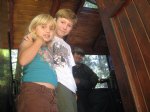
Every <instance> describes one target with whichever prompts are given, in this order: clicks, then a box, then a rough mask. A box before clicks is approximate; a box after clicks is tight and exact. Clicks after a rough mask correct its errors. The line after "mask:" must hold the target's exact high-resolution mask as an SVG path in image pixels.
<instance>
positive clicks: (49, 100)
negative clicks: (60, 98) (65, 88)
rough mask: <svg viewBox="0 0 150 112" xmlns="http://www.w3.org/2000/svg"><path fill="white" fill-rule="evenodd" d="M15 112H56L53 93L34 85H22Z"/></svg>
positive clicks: (41, 86)
mask: <svg viewBox="0 0 150 112" xmlns="http://www.w3.org/2000/svg"><path fill="white" fill-rule="evenodd" d="M17 112H58V110H57V105H56V98H55V91H54V90H51V89H49V88H46V87H45V86H43V85H39V84H35V83H23V84H22V85H21V91H20V94H19V95H18V98H17Z"/></svg>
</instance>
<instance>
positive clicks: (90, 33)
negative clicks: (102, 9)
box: [2, 0, 109, 54]
mask: <svg viewBox="0 0 150 112" xmlns="http://www.w3.org/2000/svg"><path fill="white" fill-rule="evenodd" d="M2 1H5V0H2ZM8 2H9V9H10V11H9V15H10V16H9V17H10V20H9V23H10V24H9V29H10V38H11V46H12V48H18V46H19V44H20V42H21V40H22V38H23V36H24V35H25V32H26V28H27V26H28V24H29V22H30V21H31V20H32V18H33V17H34V16H36V15H38V14H40V13H50V14H51V15H53V16H54V15H55V13H56V12H57V10H58V9H60V8H70V9H72V10H73V11H74V12H75V13H76V14H77V16H78V23H77V25H76V26H75V28H74V29H73V30H72V32H71V33H70V34H69V35H68V36H66V37H65V41H66V42H67V43H69V44H70V45H71V46H79V47H82V48H83V49H84V50H85V51H86V53H87V54H109V51H108V47H107V42H106V38H105V34H104V31H103V27H102V24H101V18H100V14H99V12H98V9H91V8H85V7H83V4H84V2H85V0H13V1H9V0H8ZM91 2H94V0H91ZM3 46H4V47H6V44H4V45H3Z"/></svg>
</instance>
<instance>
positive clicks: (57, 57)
mask: <svg viewBox="0 0 150 112" xmlns="http://www.w3.org/2000/svg"><path fill="white" fill-rule="evenodd" d="M55 19H56V32H55V37H54V40H53V43H52V51H50V52H52V54H53V59H54V69H55V71H56V74H57V78H58V82H59V83H58V87H57V88H56V96H57V104H58V109H59V112H77V104H76V83H75V80H74V78H73V74H72V66H74V65H75V62H74V59H73V55H72V52H71V48H70V45H69V44H67V43H66V42H65V41H64V40H63V38H64V37H65V36H67V35H68V34H69V33H70V31H71V30H72V28H73V26H74V25H75V24H76V22H77V17H76V15H75V13H74V12H73V11H72V10H70V9H60V10H59V11H58V12H57V13H56V15H55Z"/></svg>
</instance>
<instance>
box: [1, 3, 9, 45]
mask: <svg viewBox="0 0 150 112" xmlns="http://www.w3.org/2000/svg"><path fill="white" fill-rule="evenodd" d="M8 26H9V3H8V0H0V48H8V32H9V27H8Z"/></svg>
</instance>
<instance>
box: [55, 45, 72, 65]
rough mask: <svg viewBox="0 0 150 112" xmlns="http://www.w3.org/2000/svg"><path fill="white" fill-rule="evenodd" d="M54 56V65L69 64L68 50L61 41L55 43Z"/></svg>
mask: <svg viewBox="0 0 150 112" xmlns="http://www.w3.org/2000/svg"><path fill="white" fill-rule="evenodd" d="M53 58H54V66H62V67H64V66H65V65H69V63H68V50H67V48H66V47H65V46H63V45H61V44H60V42H55V43H54V44H53Z"/></svg>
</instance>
